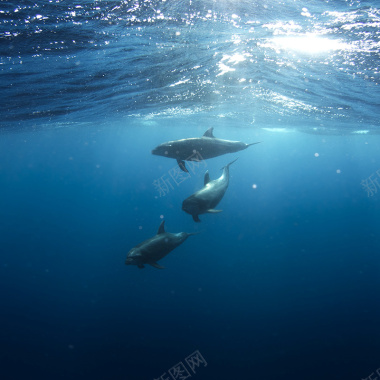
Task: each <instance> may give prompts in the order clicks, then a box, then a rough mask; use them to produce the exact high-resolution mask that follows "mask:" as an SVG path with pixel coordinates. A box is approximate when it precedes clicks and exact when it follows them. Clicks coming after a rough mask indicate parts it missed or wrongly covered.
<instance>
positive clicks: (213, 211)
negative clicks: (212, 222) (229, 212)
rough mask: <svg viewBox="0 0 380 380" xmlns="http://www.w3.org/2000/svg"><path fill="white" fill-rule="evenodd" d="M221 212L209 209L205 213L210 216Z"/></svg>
mask: <svg viewBox="0 0 380 380" xmlns="http://www.w3.org/2000/svg"><path fill="white" fill-rule="evenodd" d="M222 211H223V210H215V209H213V208H209V209H208V210H207V211H206V212H209V213H210V214H217V213H218V212H222Z"/></svg>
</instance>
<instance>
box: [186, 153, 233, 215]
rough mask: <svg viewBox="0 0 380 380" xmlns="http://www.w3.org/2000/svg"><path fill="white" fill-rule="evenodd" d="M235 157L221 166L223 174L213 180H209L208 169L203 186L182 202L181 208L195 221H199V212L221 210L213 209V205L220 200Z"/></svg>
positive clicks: (227, 182) (225, 188)
mask: <svg viewBox="0 0 380 380" xmlns="http://www.w3.org/2000/svg"><path fill="white" fill-rule="evenodd" d="M236 160H237V158H236V159H235V160H234V161H232V162H230V163H229V164H228V165H226V166H225V167H224V168H223V174H222V175H221V176H220V177H219V178H217V179H214V180H213V181H210V175H209V173H208V170H207V171H206V173H205V178H204V187H202V189H200V190H198V191H197V192H195V193H194V194H193V195H190V197H188V198H186V199H185V200H184V201H183V203H182V210H183V211H185V212H187V213H188V214H190V215H191V216H192V217H193V219H194V221H195V222H200V219H199V217H198V215H199V214H204V213H206V212H210V213H216V212H221V211H222V210H215V209H214V207H216V205H217V204H218V203H219V202H220V201H221V200H222V198H223V196H224V194H225V192H226V190H227V188H228V184H229V179H230V171H229V167H230V165H232V164H233V163H234V162H235V161H236Z"/></svg>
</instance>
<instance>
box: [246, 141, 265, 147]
mask: <svg viewBox="0 0 380 380" xmlns="http://www.w3.org/2000/svg"><path fill="white" fill-rule="evenodd" d="M260 143H262V141H258V142H255V143H251V144H247V146H246V147H247V148H248V147H249V146H251V145H256V144H260Z"/></svg>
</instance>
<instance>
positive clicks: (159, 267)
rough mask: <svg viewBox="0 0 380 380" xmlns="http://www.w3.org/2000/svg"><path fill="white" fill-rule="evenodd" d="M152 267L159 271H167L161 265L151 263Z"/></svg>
mask: <svg viewBox="0 0 380 380" xmlns="http://www.w3.org/2000/svg"><path fill="white" fill-rule="evenodd" d="M149 265H151V266H152V267H155V268H157V269H165V267H163V266H161V265H160V264H157V263H149Z"/></svg>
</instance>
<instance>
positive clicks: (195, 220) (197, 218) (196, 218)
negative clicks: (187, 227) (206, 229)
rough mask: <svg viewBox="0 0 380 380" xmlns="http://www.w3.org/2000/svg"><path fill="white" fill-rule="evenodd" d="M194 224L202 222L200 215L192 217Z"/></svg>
mask: <svg viewBox="0 0 380 380" xmlns="http://www.w3.org/2000/svg"><path fill="white" fill-rule="evenodd" d="M192 217H193V220H194V222H197V223H199V222H200V221H201V220H200V219H199V216H198V215H192Z"/></svg>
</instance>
